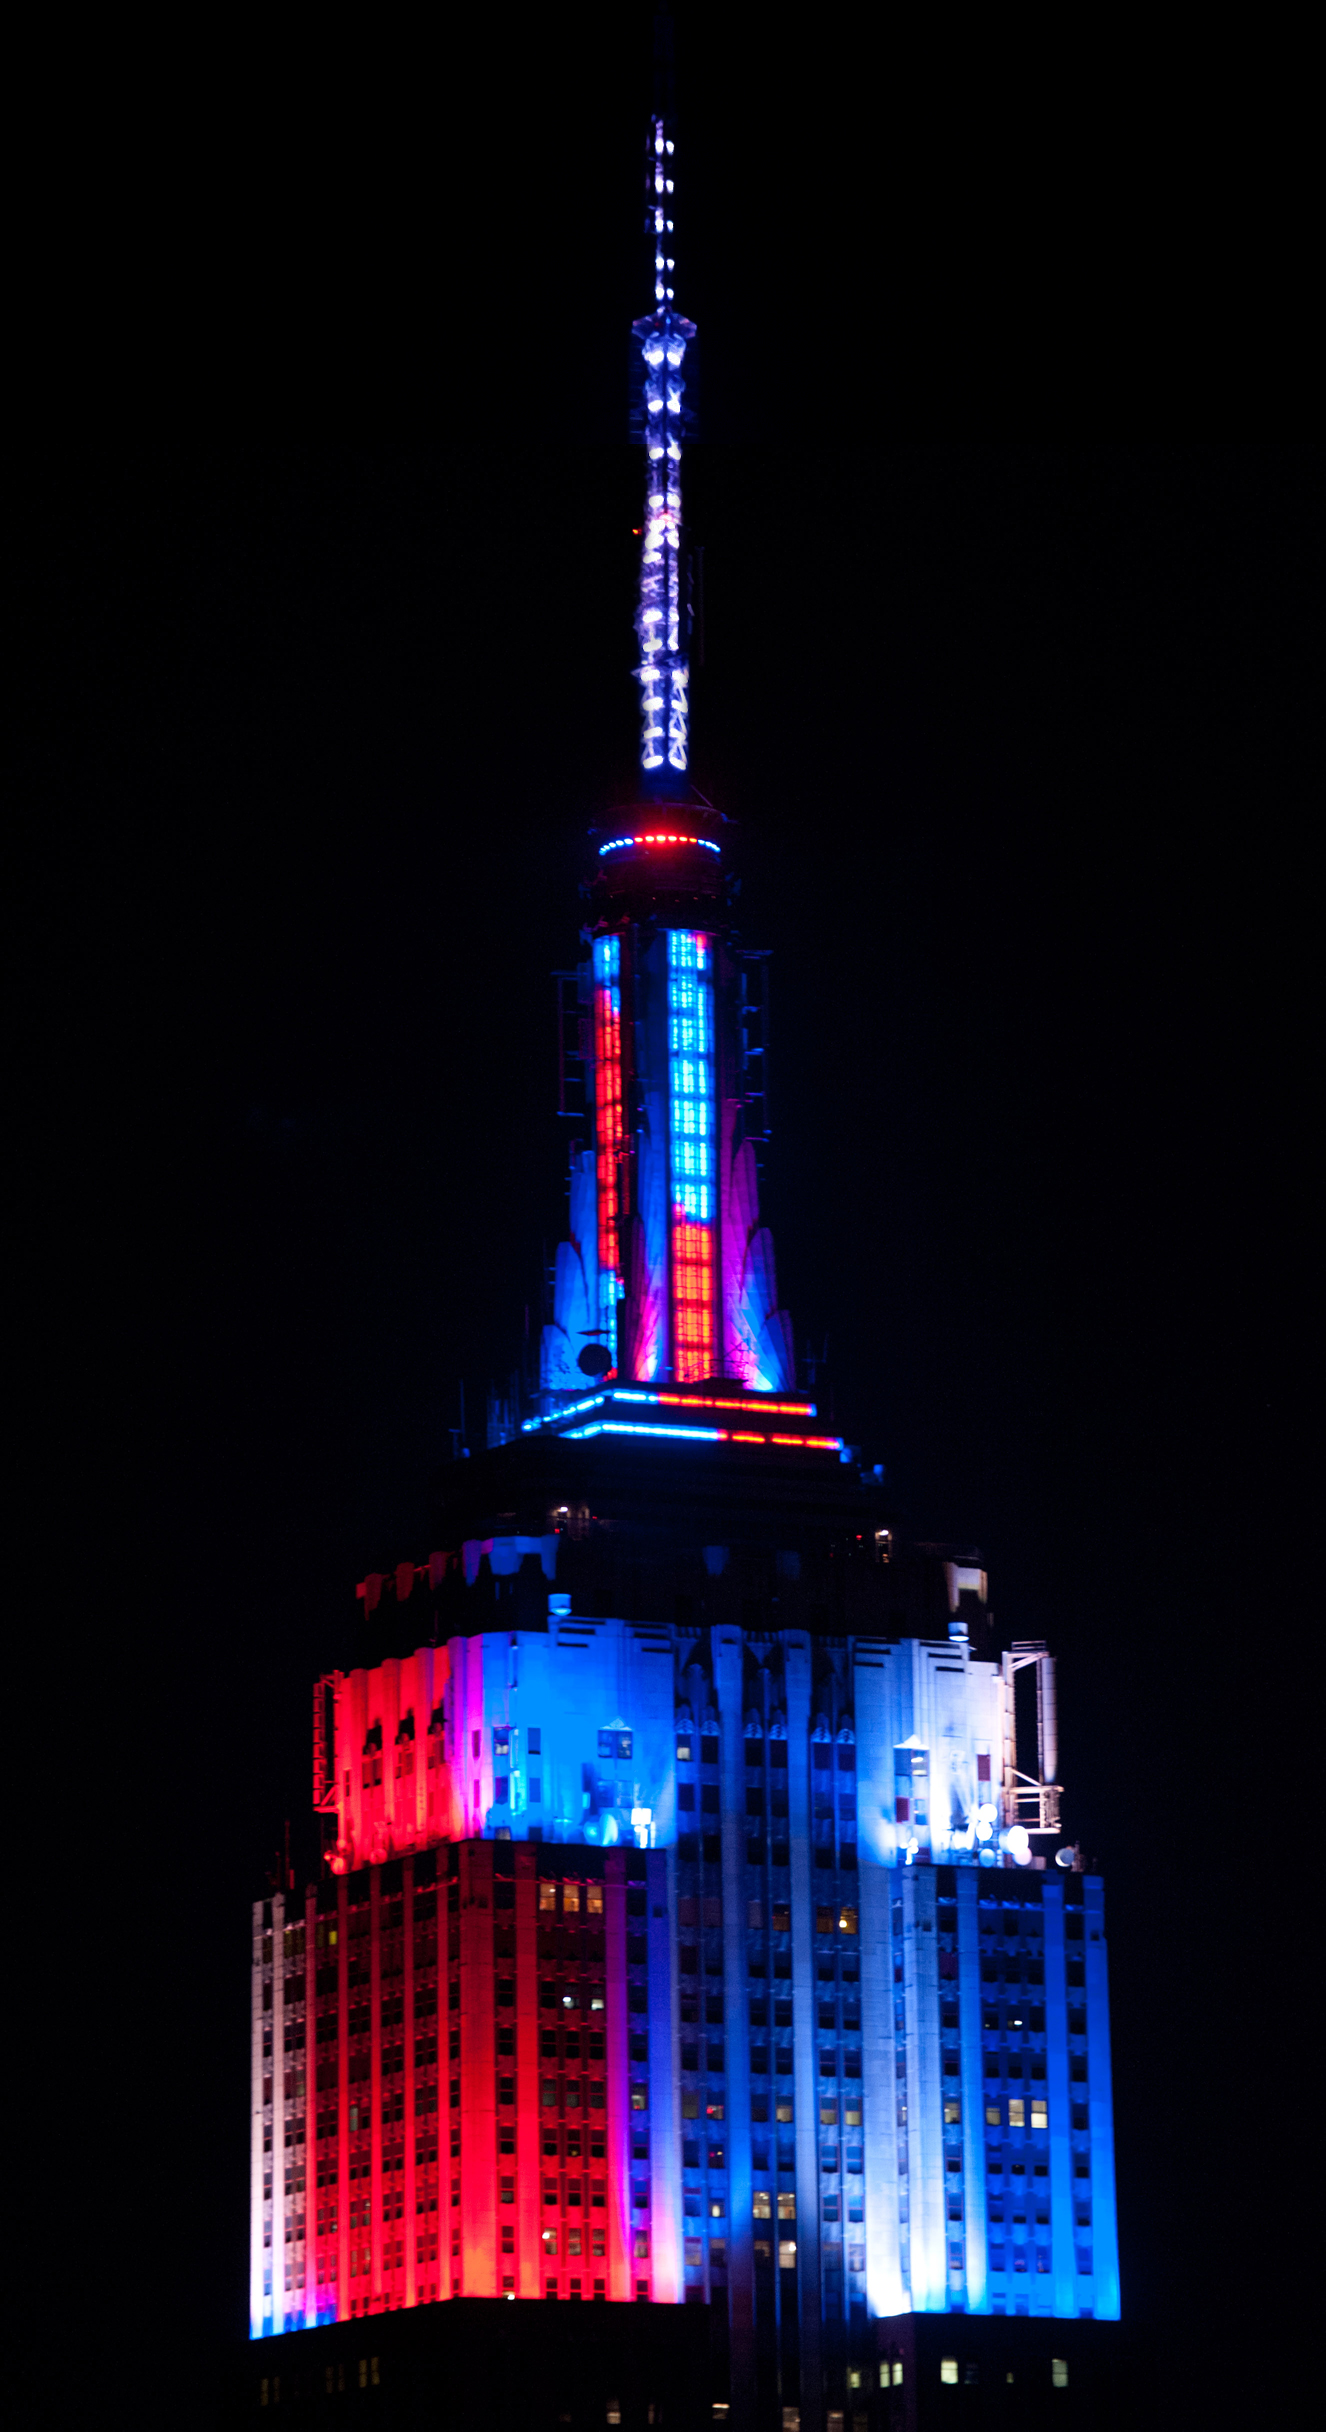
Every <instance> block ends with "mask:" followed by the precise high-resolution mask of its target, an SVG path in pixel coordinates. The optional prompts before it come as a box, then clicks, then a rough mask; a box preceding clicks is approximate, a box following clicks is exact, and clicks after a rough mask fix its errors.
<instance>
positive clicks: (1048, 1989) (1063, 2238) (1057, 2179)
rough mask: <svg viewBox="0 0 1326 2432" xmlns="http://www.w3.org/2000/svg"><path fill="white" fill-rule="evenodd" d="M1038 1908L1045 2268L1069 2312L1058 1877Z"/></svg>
mask: <svg viewBox="0 0 1326 2432" xmlns="http://www.w3.org/2000/svg"><path fill="white" fill-rule="evenodd" d="M1041 1909H1042V1914H1043V1916H1044V1919H1045V2068H1046V2079H1045V2085H1046V2100H1047V2102H1048V2105H1049V2113H1050V2270H1051V2278H1052V2285H1053V2290H1054V2310H1055V2313H1056V2314H1059V2315H1065V2316H1071V2315H1074V2314H1076V2312H1077V2291H1076V2282H1075V2274H1076V2259H1075V2255H1074V2251H1073V2144H1072V2134H1071V2130H1072V2110H1071V2098H1070V2095H1069V2087H1068V1987H1067V1983H1066V1980H1065V1975H1064V1887H1063V1885H1062V1883H1055V1882H1053V1881H1052V1880H1050V1879H1049V1878H1048V1877H1047V1879H1046V1881H1045V1883H1044V1885H1043V1886H1042V1890H1041Z"/></svg>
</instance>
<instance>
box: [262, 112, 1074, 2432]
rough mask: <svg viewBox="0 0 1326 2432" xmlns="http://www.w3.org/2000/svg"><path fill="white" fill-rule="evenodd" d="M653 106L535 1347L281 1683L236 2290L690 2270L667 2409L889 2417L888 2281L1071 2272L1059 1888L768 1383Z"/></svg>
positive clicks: (322, 2315) (349, 2310)
mask: <svg viewBox="0 0 1326 2432" xmlns="http://www.w3.org/2000/svg"><path fill="white" fill-rule="evenodd" d="M675 141H676V139H675V134H674V131H673V127H672V124H671V120H670V116H669V112H668V109H667V106H666V102H665V101H664V102H661V103H660V106H659V107H658V108H657V109H656V111H655V113H654V115H653V117H652V119H651V122H650V129H649V140H648V146H647V152H646V233H647V236H648V239H649V244H650V260H651V264H652V278H653V288H654V297H653V307H652V310H651V311H650V312H648V313H647V314H646V315H645V316H644V317H643V318H642V319H641V320H639V321H637V322H636V324H635V329H634V335H635V340H636V344H637V350H638V357H639V370H640V395H639V407H640V421H641V429H642V437H643V446H644V455H645V467H646V497H645V510H644V518H643V524H642V532H641V564H640V588H639V606H638V612H637V618H636V634H637V642H638V666H637V675H638V679H639V685H640V702H641V738H640V754H639V787H638V794H637V798H636V799H635V800H634V801H632V802H631V803H629V804H628V805H626V806H625V807H624V808H623V809H622V810H621V811H620V812H617V813H614V814H613V816H612V817H611V819H610V820H609V822H608V823H607V824H606V825H605V826H604V827H603V828H602V829H601V830H600V831H599V832H597V833H596V834H594V835H593V836H592V838H591V842H590V849H589V854H588V865H587V870H586V886H585V890H584V893H585V916H584V921H583V926H582V929H581V938H580V954H579V960H578V963H577V967H576V970H575V972H574V974H573V975H569V976H568V977H567V978H566V980H565V981H564V982H563V983H562V986H563V1003H562V1006H561V1042H562V1049H563V1055H562V1072H563V1091H564V1105H565V1109H566V1111H568V1112H570V1113H572V1114H573V1115H574V1114H575V1113H576V1112H577V1110H578V1112H579V1115H580V1137H579V1139H578V1140H577V1141H576V1144H575V1145H574V1147H573V1149H572V1151H571V1155H570V1174H569V1220H568V1229H567V1235H566V1239H565V1240H564V1241H563V1242H562V1244H561V1245H560V1247H559V1250H558V1253H557V1260H556V1269H555V1280H554V1286H553V1293H552V1305H551V1309H550V1313H549V1316H548V1321H547V1324H546V1326H545V1328H544V1333H543V1342H542V1355H541V1363H540V1377H539V1385H538V1389H537V1393H536V1394H534V1395H533V1397H532V1407H530V1408H529V1409H528V1410H526V1411H524V1412H510V1413H507V1414H506V1415H505V1416H503V1415H501V1414H499V1415H498V1417H497V1418H496V1419H495V1422H494V1425H493V1427H492V1429H491V1430H490V1435H491V1437H492V1439H493V1440H491V1441H490V1443H489V1446H488V1448H487V1450H486V1451H485V1452H484V1453H483V1454H482V1455H479V1456H477V1457H475V1458H474V1459H472V1460H470V1459H461V1460H457V1461H456V1462H455V1463H453V1464H452V1465H451V1466H450V1468H449V1470H448V1472H447V1473H446V1475H445V1476H444V1478H443V1481H442V1483H441V1487H440V1490H439V1499H438V1506H437V1510H436V1512H435V1514H434V1515H433V1520H434V1526H433V1528H432V1529H431V1530H430V1536H429V1539H428V1540H427V1541H426V1543H428V1544H430V1545H431V1547H432V1549H433V1550H430V1551H428V1552H427V1553H426V1555H424V1556H422V1557H421V1558H419V1559H411V1560H407V1561H404V1562H402V1563H401V1565H400V1566H399V1567H398V1568H397V1569H396V1570H395V1571H394V1572H392V1573H390V1574H386V1575H382V1576H371V1577H368V1578H366V1579H365V1580H363V1581H362V1582H361V1583H360V1584H359V1589H358V1600H359V1604H360V1606H361V1608H362V1613H361V1622H362V1642H361V1643H362V1654H363V1660H362V1662H360V1663H359V1664H358V1665H357V1666H356V1667H355V1668H353V1669H350V1670H348V1671H336V1672H333V1673H329V1674H328V1675H327V1676H326V1677H325V1678H324V1679H323V1680H321V1681H319V1682H318V1684H317V1685H316V1688H315V1692H314V1734H313V1737H314V1803H315V1807H316V1809H317V1811H318V1814H319V1816H320V1818H321V1823H322V1831H323V1842H324V1867H323V1871H322V1874H321V1877H320V1879H319V1881H318V1882H316V1883H315V1884H313V1885H311V1886H310V1887H309V1888H308V1889H307V1891H306V1892H305V1894H304V1895H303V1896H302V1898H300V1899H299V1900H298V1901H295V1900H294V1899H293V1898H292V1897H291V1896H289V1895H288V1894H287V1895H285V1896H281V1895H275V1896H273V1897H272V1898H270V1899H268V1900H266V1901H260V1902H258V1903H255V1906H254V1911H253V1977H252V1988H253V1990H252V2051H251V2069H252V2129H251V2171H252V2175H251V2239H250V2277H249V2308H250V2328H251V2332H252V2335H253V2337H254V2338H255V2339H260V2340H263V2339H267V2338H271V2337H273V2336H278V2335H281V2334H285V2333H288V2332H291V2331H294V2330H299V2331H302V2332H306V2333H309V2334H313V2335H314V2336H315V2337H316V2335H317V2333H318V2330H319V2326H327V2325H331V2324H337V2323H339V2324H346V2323H351V2324H354V2323H362V2322H364V2321H365V2320H366V2319H368V2318H374V2319H376V2318H377V2317H379V2316H381V2315H384V2314H392V2313H397V2312H402V2311H405V2312H409V2311H413V2310H415V2309H419V2308H425V2307H431V2306H434V2305H444V2304H451V2305H455V2304H456V2303H457V2302H458V2301H460V2302H462V2303H463V2302H466V2301H471V2300H478V2301H482V2302H484V2303H486V2304H488V2305H490V2306H497V2307H500V2306H501V2305H502V2304H503V2303H504V2302H506V2301H509V2302H511V2303H512V2304H514V2305H516V2306H517V2307H518V2308H520V2307H521V2301H529V2302H530V2303H532V2304H534V2305H535V2306H537V2307H540V2308H546V2307H548V2306H549V2305H551V2304H555V2305H558V2306H565V2305H567V2304H568V2303H574V2302H575V2301H581V2302H586V2301H588V2302H592V2301H593V2300H596V2299H598V2300H602V2301H603V2302H604V2303H605V2304H607V2305H608V2306H614V2305H615V2306H625V2305H628V2304H630V2305H644V2306H647V2307H648V2308H650V2309H651V2319H652V2317H653V2316H662V2315H665V2314H667V2313H668V2312H669V2311H671V2312H673V2313H675V2311H676V2310H677V2309H689V2308H691V2307H693V2306H694V2307H697V2308H703V2309H705V2314H706V2333H707V2348H706V2353H707V2356H708V2359H709V2364H708V2368H707V2369H708V2372H709V2378H710V2385H711V2386H710V2404H711V2406H712V2410H713V2418H711V2419H717V2420H726V2421H729V2422H731V2423H733V2424H741V2425H746V2426H752V2427H753V2426H755V2425H757V2424H758V2425H761V2426H762V2425H765V2424H769V2425H777V2426H779V2427H780V2432H791V2428H792V2427H794V2426H796V2427H800V2428H801V2432H844V2427H845V2425H846V2423H847V2422H848V2421H849V2420H854V2421H855V2423H856V2424H857V2425H860V2426H862V2427H865V2426H874V2425H877V2424H878V2425H883V2424H890V2423H894V2422H899V2423H900V2422H901V2421H902V2420H904V2415H903V2412H902V2410H904V2409H905V2408H906V2407H909V2406H910V2405H911V2403H912V2389H911V2382H910V2380H908V2379H907V2378H906V2375H907V2373H908V2372H910V2373H912V2374H913V2375H914V2373H915V2371H916V2370H917V2369H918V2367H917V2358H918V2356H919V2355H920V2353H921V2351H920V2350H918V2348H917V2347H916V2343H915V2338H914V2336H913V2318H914V2317H916V2316H931V2315H933V2316H945V2317H948V2316H952V2315H955V2314H960V2315H963V2316H965V2317H981V2316H1001V2315H1002V2316H1004V2317H1006V2318H1007V2317H1014V2318H1016V2317H1018V2316H1025V2317H1027V2319H1028V2321H1032V2320H1035V2319H1040V2320H1041V2321H1042V2322H1044V2323H1047V2324H1048V2323H1052V2322H1053V2323H1067V2322H1072V2323H1073V2324H1077V2323H1078V2322H1079V2321H1080V2319H1081V2318H1083V2317H1091V2318H1093V2319H1096V2320H1106V2319H1110V2318H1112V2317H1114V2316H1116V2315H1117V2314H1118V2311H1119V2288H1118V2265H1117V2248H1116V2238H1115V2222H1114V2182H1113V2156H1112V2126H1111V2109H1110V2062H1109V2021H1108V1999H1107V1984H1106V1956H1105V1939H1104V1911H1103V1889H1102V1885H1101V1882H1100V1880H1099V1879H1098V1878H1097V1877H1096V1876H1094V1875H1091V1874H1088V1873H1084V1872H1083V1871H1082V1867H1081V1862H1080V1858H1079V1854H1078V1852H1077V1850H1076V1848H1075V1847H1074V1846H1073V1845H1071V1844H1070V1843H1068V1842H1067V1841H1066V1840H1065V1839H1064V1837H1063V1835H1062V1832H1061V1828H1060V1795H1061V1794H1060V1787H1059V1783H1058V1734H1057V1712H1056V1699H1055V1667H1054V1660H1053V1657H1052V1655H1051V1654H1050V1653H1049V1651H1048V1649H1047V1648H1046V1647H1045V1646H1044V1645H1042V1644H1040V1643H1033V1642H1029V1641H1028V1642H1020V1641H1018V1640H1016V1639H1015V1640H1013V1641H1012V1643H1011V1645H1009V1646H1008V1647H1007V1648H1006V1649H1004V1650H1003V1651H1000V1649H999V1646H998V1643H997V1641H996V1638H995V1633H994V1625H993V1619H992V1614H991V1609H990V1604H989V1595H988V1579H987V1573H986V1569H985V1566H984V1563H983V1561H982V1558H981V1556H980V1554H979V1552H978V1551H976V1550H975V1549H972V1548H969V1547H962V1546H933V1545H915V1544H911V1543H908V1542H905V1541H904V1540H903V1538H902V1537H901V1535H900V1533H899V1530H898V1527H897V1524H896V1518H895V1516H894V1514H893V1513H892V1511H891V1508H890V1504H889V1501H888V1498H887V1496H886V1492H885V1487H884V1481H883V1473H882V1472H881V1471H879V1470H877V1469H874V1468H871V1467H869V1466H867V1465H865V1464H863V1463H862V1461H861V1459H860V1457H859V1454H858V1452H857V1450H856V1449H855V1448H854V1447H853V1446H852V1445H850V1444H849V1443H847V1442H846V1441H845V1440H844V1439H843V1438H842V1437H840V1436H839V1435H838V1434H837V1433H836V1432H835V1431H834V1429H833V1428H832V1427H831V1426H830V1425H829V1424H828V1423H827V1422H826V1420H825V1418H824V1416H823V1414H822V1412H821V1411H820V1409H819V1408H818V1407H817V1404H816V1400H815V1397H814V1393H813V1391H810V1390H804V1389H799V1388H798V1384H797V1372H796V1363H795V1359H794V1351H793V1337H792V1328H791V1323H790V1320H789V1318H788V1315H787V1313H786V1311H784V1310H783V1309H782V1308H781V1306H780V1305H779V1298H778V1292H777V1286H776V1280H775V1262H774V1250H773V1243H772V1240H771V1237H770V1234H769V1232H768V1230H767V1228H766V1227H765V1225H764V1224H763V1222H762V1219H761V1214H760V1204H759V1183H760V1155H761V1150H762V1147H763V1144H764V1140H765V1136H766V1132H767V1087H766V1081H765V1073H764V1067H765V1060H766V1049H767V1044H768V1041H767V1019H766V992H765V981H766V963H765V960H764V958H763V957H762V956H760V955H758V954H752V953H751V952H750V951H749V950H748V949H747V948H746V947H745V946H744V945H743V942H742V940H741V938H740V936H739V934H738V931H737V928H736V925H735V920H734V910H733V897H732V892H731V887H730V882H729V877H728V869H727V861H728V855H727V851H726V844H725V823H724V821H723V819H722V817H721V815H720V814H719V813H718V812H717V811H716V810H715V809H714V808H713V806H712V805H710V804H708V803H707V802H705V801H704V800H703V798H702V797H701V796H700V795H699V794H698V793H697V792H696V790H695V788H694V786H693V785H692V784H691V782H690V778H689V755H690V694H689V605H688V596H687V594H688V583H687V567H686V554H685V548H684V534H683V525H682V500H681V472H682V456H683V445H684V437H685V428H686V409H685V359H686V353H687V348H688V346H689V345H690V344H691V342H692V340H693V339H694V336H695V332H694V328H693V326H692V324H691V323H689V322H688V321H686V320H685V319H684V318H683V317H682V315H681V314H680V313H679V312H678V311H677V310H676V308H675V302H674V291H675V282H676V267H675V265H676V253H675V245H676V234H675V210H674V187H675V169H676V154H675ZM577 1093H578V1094H577ZM520 2319H521V2320H522V2321H526V2320H527V2317H526V2315H525V2314H524V2312H523V2310H522V2312H521V2315H520ZM541 2319H546V2317H541ZM514 2325H515V2318H513V2325H512V2335H513V2337H514V2335H515V2329H514ZM521 2335H522V2336H524V2337H529V2336H537V2333H535V2334H531V2333H529V2332H527V2331H525V2332H522V2334H521ZM666 2335H667V2326H666V2323H663V2324H662V2327H661V2328H659V2327H658V2326H657V2325H656V2326H655V2328H654V2329H653V2330H651V2332H650V2334H649V2336H650V2338H657V2339H662V2340H664V2341H665V2340H666ZM686 2335H687V2336H688V2337H689V2336H691V2333H690V2332H689V2331H688V2332H687V2334H686ZM678 2336H679V2337H680V2336H681V2334H680V2333H679V2334H678ZM1061 2344H1064V2345H1065V2346H1066V2345H1067V2344H1068V2342H1067V2339H1066V2337H1065V2339H1064V2340H1063V2341H1062V2342H1061ZM658 2352H659V2354H660V2355H661V2354H663V2353H664V2349H663V2348H660V2349H659V2351H658ZM927 2353H928V2351H927ZM1046 2353H1047V2355H1048V2350H1047V2351H1046ZM1051 2361H1052V2363H1053V2367H1054V2373H1055V2374H1056V2375H1057V2374H1058V2373H1059V2372H1060V2371H1061V2370H1062V2373H1063V2374H1064V2376H1065V2377H1066V2376H1067V2373H1068V2370H1069V2365H1068V2360H1067V2358H1066V2357H1063V2358H1055V2359H1052V2360H1051ZM934 2362H935V2371H936V2373H939V2371H940V2368H941V2367H942V2379H941V2380H940V2382H939V2386H940V2387H947V2386H948V2383H949V2380H950V2378H951V2379H953V2380H956V2379H957V2377H958V2374H959V2372H960V2371H961V2372H964V2373H965V2372H968V2371H969V2370H975V2369H977V2366H978V2365H979V2359H976V2360H975V2362H974V2363H970V2364H969V2362H968V2361H967V2360H966V2358H965V2352H964V2351H961V2343H960V2342H958V2343H956V2344H955V2345H954V2349H953V2354H952V2355H951V2356H949V2355H947V2354H939V2352H938V2351H936V2359H935V2360H934ZM950 2364H951V2365H952V2368H953V2371H952V2375H951V2376H950V2374H949V2369H948V2368H949V2366H950ZM376 2369H377V2366H376V2358H375V2359H374V2372H375V2373H376ZM1048 2370H1049V2366H1048V2365H1047V2371H1048ZM327 2372H328V2374H329V2375H330V2374H331V2372H332V2366H331V2364H330V2363H329V2364H328V2366H327ZM1048 2386H1050V2387H1055V2388H1057V2387H1059V2386H1060V2384H1059V2381H1058V2380H1057V2379H1053V2380H1051V2382H1050V2384H1049V2385H1048ZM1065 2386H1066V2381H1065ZM331 2387H332V2384H331V2380H330V2379H329V2380H328V2383H327V2388H328V2391H329V2392H330V2390H331ZM660 2387H661V2384H660ZM263 2388H264V2390H265V2389H266V2382H265V2381H264V2383H263ZM646 2403H647V2404H648V2405H649V2406H650V2407H651V2408H652V2407H653V2406H654V2405H655V2403H658V2404H659V2405H661V2404H662V2403H663V2402H662V2400H661V2399H659V2400H658V2401H657V2402H656V2401H655V2399H654V2398H653V2397H650V2398H648V2399H647V2400H645V2399H644V2398H642V2400H641V2404H642V2405H643V2404H646ZM608 2420H610V2421H611V2420H613V2417H612V2416H611V2415H609V2417H608ZM618 2420H628V2418H627V2417H626V2416H622V2415H620V2412H619V2417H618ZM641 2420H645V2418H644V2417H643V2416H642V2418H641ZM649 2420H654V2418H653V2417H652V2416H651V2417H650V2418H649ZM659 2420H662V2418H661V2417H660V2418H659Z"/></svg>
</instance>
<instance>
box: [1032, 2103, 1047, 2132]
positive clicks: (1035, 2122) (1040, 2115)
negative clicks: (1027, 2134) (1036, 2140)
mask: <svg viewBox="0 0 1326 2432" xmlns="http://www.w3.org/2000/svg"><path fill="white" fill-rule="evenodd" d="M1031 2124H1032V2127H1033V2128H1048V2126H1049V2124H1050V2114H1049V2108H1048V2106H1047V2105H1046V2104H1045V2103H1038V2102H1034V2101H1033V2103H1032V2106H1031Z"/></svg>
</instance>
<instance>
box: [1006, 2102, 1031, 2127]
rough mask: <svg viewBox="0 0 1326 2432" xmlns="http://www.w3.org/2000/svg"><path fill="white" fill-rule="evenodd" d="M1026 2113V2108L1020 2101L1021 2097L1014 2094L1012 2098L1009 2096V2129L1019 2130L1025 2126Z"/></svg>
mask: <svg viewBox="0 0 1326 2432" xmlns="http://www.w3.org/2000/svg"><path fill="white" fill-rule="evenodd" d="M1026 2113H1027V2106H1026V2104H1025V2103H1024V2102H1023V2101H1022V2099H1021V2096H1020V2095H1016V2094H1015V2095H1013V2096H1011V2097H1010V2099H1009V2105H1008V2124H1009V2127H1010V2128H1021V2127H1023V2126H1025V2124H1026Z"/></svg>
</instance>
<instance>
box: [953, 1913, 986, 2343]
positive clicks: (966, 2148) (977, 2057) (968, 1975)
mask: <svg viewBox="0 0 1326 2432" xmlns="http://www.w3.org/2000/svg"><path fill="white" fill-rule="evenodd" d="M957 1883H958V2031H959V2034H960V2036H961V2039H962V2040H961V2045H960V2047H959V2048H960V2050H961V2054H962V2075H961V2078H960V2080H959V2083H960V2085H961V2088H962V2190H963V2203H962V2209H963V2214H964V2219H963V2231H964V2235H965V2252H966V2257H967V2310H968V2312H969V2313H971V2314H984V2313H987V2312H988V2311H989V2306H990V2290H989V2252H988V2247H987V2243H986V2218H985V2120H984V2117H983V2110H984V2099H985V2079H984V2075H983V2072H982V2067H981V1912H980V1905H979V1898H980V1882H979V1878H978V1876H977V1873H976V1869H975V1867H972V1866H960V1867H959V1868H958V1870H957Z"/></svg>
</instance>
